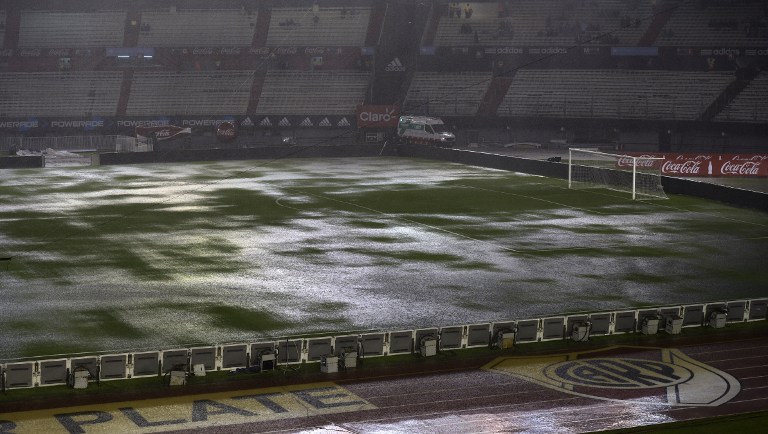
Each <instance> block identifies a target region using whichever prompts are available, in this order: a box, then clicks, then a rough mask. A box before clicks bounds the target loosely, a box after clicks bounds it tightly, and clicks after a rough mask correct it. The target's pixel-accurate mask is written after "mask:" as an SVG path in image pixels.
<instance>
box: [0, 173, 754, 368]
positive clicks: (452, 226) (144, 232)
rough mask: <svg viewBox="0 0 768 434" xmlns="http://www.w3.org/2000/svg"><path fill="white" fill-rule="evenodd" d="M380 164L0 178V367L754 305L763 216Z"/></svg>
mask: <svg viewBox="0 0 768 434" xmlns="http://www.w3.org/2000/svg"><path fill="white" fill-rule="evenodd" d="M566 187H567V186H566V182H565V181H563V180H556V179H548V178H543V177H536V176H528V175H523V174H516V173H509V172H504V171H498V170H491V169H484V168H478V167H468V166H462V165H456V164H450V163H441V162H432V161H422V160H411V159H394V158H368V159H323V160H304V159H296V160H279V161H269V162H267V161H239V162H215V163H200V164H178V165H170V164H169V165H136V166H105V167H76V168H53V169H52V168H48V169H36V170H5V171H3V172H2V178H0V258H11V259H10V260H4V261H0V299H1V300H2V303H1V304H0V359H10V358H15V357H22V356H40V355H46V354H55V353H61V352H75V351H102V350H109V351H117V350H125V349H139V348H155V349H162V348H170V347H174V346H177V345H189V344H194V343H223V342H235V341H255V340H258V339H264V338H267V337H275V336H278V337H279V336H287V335H295V334H309V333H327V332H331V331H337V332H338V331H349V330H367V329H410V328H418V327H433V326H444V325H454V324H463V323H478V322H487V321H494V320H504V319H524V318H530V317H534V316H538V315H547V314H562V313H568V312H576V311H594V310H604V309H618V308H626V307H638V306H643V305H665V304H681V303H694V302H706V301H714V300H724V299H739V298H748V297H750V298H751V297H763V296H768V267H766V264H767V262H766V258H767V257H768V215H767V214H766V213H762V212H757V211H752V210H748V209H738V208H734V207H730V206H726V205H723V204H720V203H717V202H711V201H705V200H700V199H693V198H689V197H680V196H672V197H671V198H670V199H669V200H654V201H631V200H630V199H629V197H628V195H627V194H621V193H615V192H612V191H608V190H602V189H593V190H568V189H567V188H566Z"/></svg>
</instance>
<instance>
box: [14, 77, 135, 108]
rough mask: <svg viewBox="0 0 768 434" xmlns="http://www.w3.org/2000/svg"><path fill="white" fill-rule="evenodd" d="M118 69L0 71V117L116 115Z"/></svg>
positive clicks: (120, 79) (118, 84) (118, 83)
mask: <svg viewBox="0 0 768 434" xmlns="http://www.w3.org/2000/svg"><path fill="white" fill-rule="evenodd" d="M122 78H123V73H122V72H119V71H84V72H32V73H1V74H0V116H2V117H6V116H13V117H19V116H88V117H90V116H114V115H115V112H116V109H117V101H118V98H119V96H120V84H121V82H122Z"/></svg>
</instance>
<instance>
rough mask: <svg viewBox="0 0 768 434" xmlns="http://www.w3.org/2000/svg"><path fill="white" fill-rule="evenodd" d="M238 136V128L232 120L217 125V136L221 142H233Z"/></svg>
mask: <svg viewBox="0 0 768 434" xmlns="http://www.w3.org/2000/svg"><path fill="white" fill-rule="evenodd" d="M236 137H237V129H236V128H235V124H233V123H232V122H222V123H220V124H219V126H218V127H216V138H217V139H218V140H219V141H220V142H231V141H233V140H235V138H236Z"/></svg>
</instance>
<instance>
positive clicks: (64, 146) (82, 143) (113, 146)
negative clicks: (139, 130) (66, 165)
mask: <svg viewBox="0 0 768 434" xmlns="http://www.w3.org/2000/svg"><path fill="white" fill-rule="evenodd" d="M141 145H142V144H141V143H137V140H136V137H130V136H119V135H118V136H98V135H95V136H63V137H0V151H6V152H7V151H11V150H26V151H33V152H42V151H45V150H47V149H53V150H56V151H71V152H77V151H112V152H141V151H147V150H150V151H151V150H152V149H151V146H150V147H149V148H148V149H147V145H146V143H144V144H143V145H144V149H140V148H141Z"/></svg>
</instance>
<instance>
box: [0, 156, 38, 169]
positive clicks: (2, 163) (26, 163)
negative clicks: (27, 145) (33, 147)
mask: <svg viewBox="0 0 768 434" xmlns="http://www.w3.org/2000/svg"><path fill="white" fill-rule="evenodd" d="M43 166H44V163H43V156H42V155H28V156H17V157H0V169H30V168H35V167H43Z"/></svg>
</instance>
